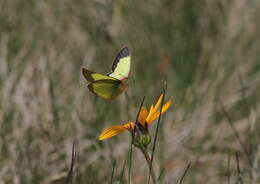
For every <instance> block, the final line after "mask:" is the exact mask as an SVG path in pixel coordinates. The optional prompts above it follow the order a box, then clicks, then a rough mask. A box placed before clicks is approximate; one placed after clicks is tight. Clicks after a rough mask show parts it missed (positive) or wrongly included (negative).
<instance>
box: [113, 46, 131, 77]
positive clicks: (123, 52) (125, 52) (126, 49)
mask: <svg viewBox="0 0 260 184" xmlns="http://www.w3.org/2000/svg"><path fill="white" fill-rule="evenodd" d="M128 56H130V49H129V47H128V46H124V47H122V48H121V49H120V51H119V52H118V54H117V56H116V58H115V59H114V62H113V64H112V72H114V70H115V68H116V66H117V63H118V62H119V61H120V59H121V58H124V57H128ZM112 72H110V73H112Z"/></svg>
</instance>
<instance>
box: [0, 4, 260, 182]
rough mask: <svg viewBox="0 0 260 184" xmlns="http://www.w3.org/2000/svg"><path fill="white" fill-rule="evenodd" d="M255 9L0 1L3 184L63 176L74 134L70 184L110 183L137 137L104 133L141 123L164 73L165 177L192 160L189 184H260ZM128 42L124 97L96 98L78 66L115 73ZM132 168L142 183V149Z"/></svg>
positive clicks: (161, 151)
mask: <svg viewBox="0 0 260 184" xmlns="http://www.w3.org/2000/svg"><path fill="white" fill-rule="evenodd" d="M259 9H260V2H259V1H258V0H230V1H227V0H216V1H214V0H209V1H202V0H196V1H189V0H161V1H157V0H150V1H137V0H131V1H126V0H114V1H112V0H92V1H90V0H77V1H72V0H63V1H52V0H40V1H34V0H27V1H22V0H9V1H5V0H0V183H7V184H8V183H17V184H19V183H43V184H45V183H55V182H56V183H58V182H61V183H62V182H63V178H64V177H65V176H66V173H67V172H68V171H69V167H70V161H71V149H72V144H73V140H74V139H75V140H76V145H75V146H76V154H77V156H76V161H75V168H74V169H75V172H74V177H73V179H74V183H108V181H109V180H110V177H111V170H112V165H113V164H112V163H113V161H114V160H116V168H115V174H114V181H117V180H119V178H120V174H121V171H122V168H123V165H124V162H125V160H126V159H127V155H128V149H129V142H130V136H129V135H128V133H124V134H122V135H120V136H116V137H114V138H112V139H109V140H106V141H103V142H100V141H98V139H97V138H98V135H99V134H100V133H101V131H102V130H103V129H104V128H106V127H109V126H111V125H116V124H121V123H124V122H127V121H129V120H134V119H135V116H136V113H137V111H138V107H139V105H140V103H141V99H142V97H143V96H146V101H145V104H146V105H147V106H148V105H151V104H152V103H153V102H154V101H155V100H156V98H157V97H158V96H159V95H160V93H161V92H162V89H163V86H164V82H165V81H167V91H166V94H167V99H168V98H171V99H172V100H173V101H174V105H173V106H172V107H171V109H170V110H169V111H168V112H167V113H166V114H165V115H164V116H163V123H162V127H161V129H160V134H159V141H158V145H157V151H156V154H155V160H154V167H155V171H156V175H157V176H158V175H159V173H162V177H161V183H175V181H177V180H178V179H179V178H180V177H181V175H182V173H183V171H184V169H185V166H186V165H187V163H188V162H189V161H191V162H192V166H191V168H190V170H189V171H188V173H187V175H186V177H185V181H184V183H239V182H240V183H241V182H243V183H260V172H259V171H260V146H259V141H260V124H259V113H260V112H259V100H260V99H259V93H260V85H259V84H260V83H259V80H260V70H259V69H260V37H259V33H260V24H259V22H260V12H259ZM123 45H128V46H129V47H130V49H131V55H132V66H131V74H130V87H129V89H128V90H127V96H126V94H122V95H121V96H120V97H119V98H117V99H116V100H114V101H112V102H107V101H104V100H102V99H99V98H96V97H94V95H93V94H92V93H90V92H89V91H88V89H87V85H86V84H87V82H86V81H85V79H84V78H83V76H82V74H81V68H82V67H86V68H88V69H90V70H94V71H96V72H100V73H107V72H109V71H110V67H111V64H112V61H113V59H114V57H115V55H116V53H117V52H118V50H119V49H120V48H121V47H122V46H123ZM154 129H155V126H153V127H152V131H151V132H152V133H153V130H154ZM235 155H238V160H239V169H238V161H237V160H236V156H235ZM132 168H133V169H132V173H131V174H132V176H131V183H146V181H147V176H148V169H147V165H146V163H145V161H144V158H143V157H142V155H141V154H140V153H139V151H138V150H136V149H134V150H133V163H132ZM127 182H128V179H127V172H125V175H124V183H127Z"/></svg>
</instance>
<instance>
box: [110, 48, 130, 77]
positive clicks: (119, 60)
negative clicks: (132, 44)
mask: <svg viewBox="0 0 260 184" xmlns="http://www.w3.org/2000/svg"><path fill="white" fill-rule="evenodd" d="M130 65H131V57H130V50H129V48H128V47H123V48H122V49H121V50H120V52H119V53H118V54H117V56H116V58H115V60H114V62H113V65H112V72H111V73H109V76H110V77H114V78H116V79H118V80H122V79H125V78H127V77H128V74H129V72H130Z"/></svg>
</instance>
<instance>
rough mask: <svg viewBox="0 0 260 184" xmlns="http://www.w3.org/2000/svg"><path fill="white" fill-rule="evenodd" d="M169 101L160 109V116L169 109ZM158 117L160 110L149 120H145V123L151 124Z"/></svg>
mask: <svg viewBox="0 0 260 184" xmlns="http://www.w3.org/2000/svg"><path fill="white" fill-rule="evenodd" d="M171 103H172V102H171V100H168V102H167V103H166V104H164V105H163V108H162V114H163V113H165V112H166V111H167V110H168V109H169V107H170V106H171ZM159 116H160V109H159V111H157V112H156V113H154V114H153V115H152V116H151V118H150V119H147V120H146V121H147V123H149V124H151V123H152V122H153V121H154V120H156V119H157V118H158V117H159Z"/></svg>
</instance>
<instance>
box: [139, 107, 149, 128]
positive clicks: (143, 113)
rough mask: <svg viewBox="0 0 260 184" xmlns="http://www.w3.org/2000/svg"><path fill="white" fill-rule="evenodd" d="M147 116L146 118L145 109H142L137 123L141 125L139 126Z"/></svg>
mask: <svg viewBox="0 0 260 184" xmlns="http://www.w3.org/2000/svg"><path fill="white" fill-rule="evenodd" d="M147 116H148V111H147V109H146V108H145V107H142V108H141V110H140V114H139V118H138V121H139V122H140V123H141V125H144V123H145V119H146V117H147Z"/></svg>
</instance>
